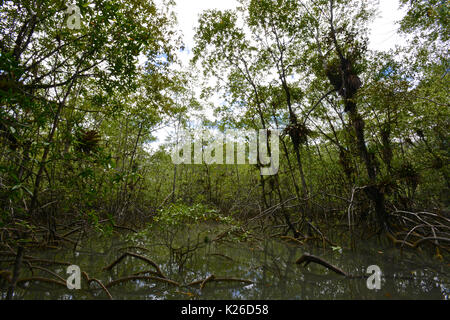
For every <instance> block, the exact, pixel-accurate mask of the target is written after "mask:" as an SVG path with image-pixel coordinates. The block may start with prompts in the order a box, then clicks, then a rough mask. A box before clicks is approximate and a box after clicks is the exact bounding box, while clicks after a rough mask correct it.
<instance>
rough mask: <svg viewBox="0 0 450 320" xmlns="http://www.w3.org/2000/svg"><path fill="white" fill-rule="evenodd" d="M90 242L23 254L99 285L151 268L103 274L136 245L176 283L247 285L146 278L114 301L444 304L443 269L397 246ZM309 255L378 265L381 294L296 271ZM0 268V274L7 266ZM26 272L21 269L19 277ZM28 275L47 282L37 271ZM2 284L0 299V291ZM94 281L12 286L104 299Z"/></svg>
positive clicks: (127, 263) (139, 264)
mask: <svg viewBox="0 0 450 320" xmlns="http://www.w3.org/2000/svg"><path fill="white" fill-rule="evenodd" d="M149 234H150V235H146V236H140V237H130V236H113V237H100V238H92V237H91V238H89V239H87V240H85V241H83V242H82V243H81V245H79V246H78V247H77V249H76V250H73V248H70V249H69V248H66V249H58V250H46V251H37V250H36V251H34V252H27V253H26V254H27V255H32V256H33V257H39V258H45V259H54V260H58V261H65V262H68V263H71V264H75V265H78V266H80V268H81V270H82V271H84V272H86V273H87V274H88V275H89V277H91V278H93V277H94V278H97V279H99V280H101V281H102V282H103V283H104V284H107V283H108V282H110V281H112V280H115V279H119V278H121V277H125V276H129V275H132V274H135V273H138V272H141V271H146V270H154V269H152V268H151V267H150V266H149V265H148V264H146V263H145V262H143V261H141V260H137V259H135V258H131V257H127V258H125V259H124V260H123V261H122V262H121V263H119V264H117V266H116V267H114V268H113V269H112V270H111V271H103V270H102V269H103V268H104V267H105V266H107V265H109V264H110V263H111V262H113V261H114V260H115V259H117V258H118V257H119V256H120V255H121V254H122V253H124V252H125V251H124V249H123V248H125V247H129V246H142V247H145V248H146V249H148V252H147V251H143V250H141V249H126V251H129V252H134V253H138V254H140V255H142V256H145V257H148V258H150V259H151V260H153V261H154V262H156V263H157V264H158V265H159V266H160V268H161V270H162V272H163V273H164V274H165V275H166V277H167V278H169V279H172V280H175V281H177V282H179V283H180V284H182V285H183V284H187V283H190V282H192V281H195V280H200V279H205V278H207V277H208V276H209V275H211V274H213V275H215V276H216V277H223V278H241V279H248V280H251V281H253V284H250V285H249V284H246V283H236V282H209V283H206V284H205V287H204V288H203V289H202V290H200V288H199V286H196V287H188V286H181V287H175V286H172V285H170V284H166V283H160V282H152V281H142V280H135V281H128V282H125V283H123V284H120V285H117V286H113V287H111V288H109V291H110V293H111V295H112V296H113V298H114V299H147V300H153V299H183V300H184V299H262V300H265V299H276V300H277V299H289V300H291V299H301V300H308V299H449V298H450V277H449V276H450V273H449V269H450V268H449V265H448V264H447V263H444V262H441V261H439V260H437V259H433V258H432V257H429V256H427V255H426V254H425V253H419V252H411V251H410V252H407V251H404V252H403V253H402V254H400V251H399V250H398V249H395V248H385V249H380V248H379V247H378V248H377V249H372V245H369V244H367V245H365V246H363V245H359V248H358V249H357V250H348V249H344V250H342V251H341V252H340V251H339V250H334V251H333V250H331V249H319V248H314V247H299V246H295V245H291V244H288V243H285V242H283V241H280V240H275V239H268V240H262V241H252V242H238V243H233V242H231V241H230V242H221V243H204V244H202V245H201V247H200V248H199V249H197V250H196V251H194V252H193V253H192V254H190V255H187V256H185V258H186V259H184V261H183V263H182V264H183V266H182V267H181V268H180V260H179V259H178V260H177V259H176V258H175V257H174V256H173V255H170V253H169V250H168V248H167V246H166V245H165V244H164V241H162V242H161V243H158V239H155V236H152V235H151V232H150V233H149ZM304 252H308V253H310V254H314V255H317V256H320V257H321V258H323V259H325V260H326V261H328V262H329V263H332V264H334V265H336V266H338V267H339V268H341V269H343V270H345V271H346V272H347V273H349V274H352V275H364V274H365V272H366V270H367V267H368V266H370V265H378V266H379V267H380V268H381V270H382V282H381V289H380V290H369V289H368V288H367V284H366V281H367V280H366V279H365V278H363V277H360V278H356V279H349V278H345V277H342V276H340V275H337V274H335V273H333V272H332V271H329V270H327V269H325V268H324V267H322V266H320V265H317V264H310V265H308V266H307V267H300V266H297V265H296V264H295V261H296V260H297V259H298V258H299V257H300V256H301V255H302V254H303V253H304ZM6 267H8V268H11V266H10V265H9V266H7V265H6V264H5V263H3V264H2V263H0V269H6ZM45 267H46V268H48V269H50V270H52V271H53V272H55V273H56V274H58V275H59V276H61V277H62V278H64V279H65V278H67V277H68V275H67V274H66V268H67V267H66V266H54V265H53V266H45ZM29 276H31V273H30V272H29V271H28V270H27V268H26V266H24V267H23V269H22V273H21V278H24V277H29ZM33 276H42V277H47V278H53V279H55V277H54V276H52V275H50V274H48V273H45V272H43V271H41V270H34V275H33ZM5 289H6V288H5V286H3V288H2V292H3V293H2V294H3V295H4V294H5ZM107 298H108V297H107V296H106V294H105V292H103V291H102V290H99V289H98V287H97V286H96V284H91V288H90V289H89V288H87V284H86V282H84V281H83V282H82V289H81V290H68V289H66V288H63V287H60V286H57V285H53V284H47V283H40V282H33V283H27V284H24V285H22V286H21V287H19V288H17V289H16V293H15V299H107Z"/></svg>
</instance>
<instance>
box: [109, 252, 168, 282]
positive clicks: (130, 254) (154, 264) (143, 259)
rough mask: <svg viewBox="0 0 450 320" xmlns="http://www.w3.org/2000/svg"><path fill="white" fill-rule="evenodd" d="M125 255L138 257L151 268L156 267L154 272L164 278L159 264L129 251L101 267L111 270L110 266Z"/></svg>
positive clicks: (118, 261)
mask: <svg viewBox="0 0 450 320" xmlns="http://www.w3.org/2000/svg"><path fill="white" fill-rule="evenodd" d="M126 257H133V258H136V259H139V260H142V261H144V262H146V263H148V264H149V265H151V266H152V267H153V268H155V269H156V273H157V274H158V276H159V277H161V278H165V276H164V274H163V273H162V271H161V269H160V268H159V266H158V265H157V264H156V263H155V262H153V261H152V260H150V259H148V258H146V257H144V256H141V255H138V254H136V253H131V252H125V253H124V254H122V255H121V256H120V257H119V258H118V259H117V260H115V261H114V262H113V263H111V264H110V265H109V266H107V267H105V268H103V270H106V271H109V270H111V269H112V268H114V267H115V266H116V265H117V264H118V263H120V262H121V261H122V260H123V259H125V258H126Z"/></svg>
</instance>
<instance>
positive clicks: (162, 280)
mask: <svg viewBox="0 0 450 320" xmlns="http://www.w3.org/2000/svg"><path fill="white" fill-rule="evenodd" d="M136 280H146V281H158V282H165V283H168V284H171V285H173V286H176V287H179V286H180V284H179V283H178V282H176V281H173V280H170V279H167V278H160V277H151V276H129V277H125V278H120V279H117V280H114V281H111V282H110V283H108V284H107V285H105V287H106V288H109V287H112V286H115V285H118V284H121V283H123V282H127V281H136Z"/></svg>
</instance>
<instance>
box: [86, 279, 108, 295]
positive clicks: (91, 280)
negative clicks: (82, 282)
mask: <svg viewBox="0 0 450 320" xmlns="http://www.w3.org/2000/svg"><path fill="white" fill-rule="evenodd" d="M92 282H95V283H97V284H98V285H99V286H100V288H102V289H103V291H104V292H105V293H106V295H107V296H108V298H109V299H110V300H113V297H112V295H111V293H109V291H108V289H106V287H105V286H104V285H103V283H102V282H101V281H100V280H98V279H95V278H91V279H89V281H88V284H89V285H90V284H91V283H92Z"/></svg>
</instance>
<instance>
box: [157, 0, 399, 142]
mask: <svg viewBox="0 0 450 320" xmlns="http://www.w3.org/2000/svg"><path fill="white" fill-rule="evenodd" d="M361 1H364V0H361ZM237 5H238V2H237V1H236V0H177V5H176V8H175V12H176V14H177V19H178V25H179V29H180V30H181V31H182V33H183V40H184V41H183V42H184V44H185V47H186V50H184V51H183V52H182V53H180V56H179V58H180V60H181V61H182V63H183V65H184V66H186V67H187V66H188V63H189V60H190V59H191V58H192V48H193V46H194V33H195V31H194V28H195V27H196V26H197V21H198V17H199V14H200V13H202V12H203V11H204V10H207V9H219V10H225V9H234V8H236V7H237ZM399 6H400V4H399V1H398V0H379V14H378V16H377V18H376V19H375V21H374V23H373V25H372V27H371V29H372V33H371V36H370V43H369V48H370V49H372V50H380V51H384V50H389V49H391V48H394V47H395V45H396V44H404V43H405V39H404V38H403V37H400V36H399V35H398V34H397V30H398V25H396V21H399V20H401V19H402V17H403V16H404V14H405V11H404V9H403V10H400V9H399ZM166 136H167V132H166V130H164V129H163V130H162V131H160V132H157V133H156V137H157V139H158V141H157V142H156V144H160V143H162V142H164V139H165V137H166Z"/></svg>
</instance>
